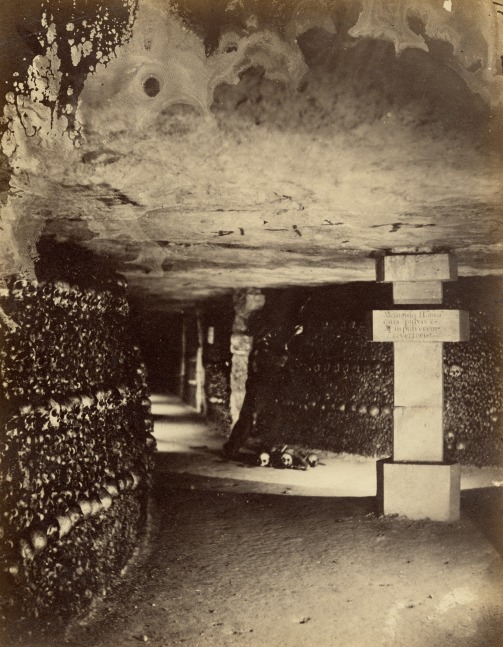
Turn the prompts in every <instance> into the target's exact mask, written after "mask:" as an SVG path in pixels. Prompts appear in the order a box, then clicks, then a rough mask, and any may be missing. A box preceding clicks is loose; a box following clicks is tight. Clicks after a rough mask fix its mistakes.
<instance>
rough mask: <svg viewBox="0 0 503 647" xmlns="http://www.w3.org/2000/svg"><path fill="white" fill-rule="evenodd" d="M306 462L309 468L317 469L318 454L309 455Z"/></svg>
mask: <svg viewBox="0 0 503 647" xmlns="http://www.w3.org/2000/svg"><path fill="white" fill-rule="evenodd" d="M306 460H307V464H308V465H309V467H316V465H318V456H317V455H316V454H309V455H308V456H307V458H306Z"/></svg>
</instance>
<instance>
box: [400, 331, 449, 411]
mask: <svg viewBox="0 0 503 647" xmlns="http://www.w3.org/2000/svg"><path fill="white" fill-rule="evenodd" d="M393 351H394V352H393V355H394V374H393V375H394V385H395V389H394V404H395V406H397V407H442V406H443V382H444V376H443V356H442V342H431V343H423V344H417V343H416V342H396V343H395V345H394V348H393Z"/></svg>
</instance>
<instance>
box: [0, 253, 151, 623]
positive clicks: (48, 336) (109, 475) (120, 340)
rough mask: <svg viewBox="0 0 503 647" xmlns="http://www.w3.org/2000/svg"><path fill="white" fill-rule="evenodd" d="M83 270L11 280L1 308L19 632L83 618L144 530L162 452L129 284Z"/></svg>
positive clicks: (7, 600) (4, 599)
mask: <svg viewBox="0 0 503 647" xmlns="http://www.w3.org/2000/svg"><path fill="white" fill-rule="evenodd" d="M53 251H54V250H53ZM45 261H47V263H48V264H47V265H44V262H45ZM80 261H81V262H80V263H79V262H78V261H77V260H76V259H72V256H71V254H70V255H69V256H68V257H66V262H65V254H64V253H59V254H58V255H56V256H53V257H52V259H48V258H47V257H46V258H45V260H44V257H42V261H41V262H40V263H39V267H38V277H39V279H38V281H27V280H25V279H22V278H20V277H12V278H11V280H10V281H9V283H8V285H9V289H8V293H7V294H4V295H3V297H2V305H3V307H4V309H5V310H6V311H7V312H8V314H9V315H10V317H11V318H12V320H14V321H15V322H16V323H17V324H18V328H17V329H16V330H15V331H13V332H9V331H7V330H6V329H4V328H2V330H1V340H0V348H1V353H0V374H1V380H0V383H1V390H0V399H1V402H0V408H1V411H2V419H1V421H0V422H1V424H0V469H1V474H0V488H1V492H0V500H1V515H2V517H1V527H0V532H1V536H2V552H1V556H0V561H1V569H2V571H3V574H4V575H5V586H2V588H1V589H0V604H1V606H2V614H3V615H4V616H7V617H8V619H9V620H11V621H12V622H13V623H14V625H15V624H16V622H18V621H19V619H20V618H22V617H24V618H28V619H31V620H33V619H34V618H36V617H40V618H46V619H47V618H50V620H51V622H57V620H58V617H60V616H61V617H66V616H69V615H75V614H79V613H81V612H82V611H83V610H85V608H86V607H87V606H88V605H89V603H90V601H91V600H92V599H93V598H94V597H95V596H96V595H101V594H103V592H104V591H105V590H106V589H107V587H108V586H109V585H110V584H111V583H112V582H113V579H114V577H116V576H117V575H118V574H119V573H120V571H121V569H122V568H123V567H124V565H125V564H126V563H127V561H128V559H129V558H130V557H131V555H132V554H133V550H134V548H135V547H136V546H137V544H138V540H139V536H140V534H141V532H142V529H143V528H144V526H145V519H146V492H147V488H148V480H149V471H150V468H151V452H152V449H153V448H154V446H155V441H154V438H153V436H152V435H151V434H150V432H151V431H152V429H153V427H152V422H151V418H150V414H149V412H150V401H149V399H148V397H147V392H146V381H145V377H146V376H145V366H144V365H143V364H142V362H141V358H140V356H139V349H138V347H135V345H134V342H133V338H132V334H131V330H130V326H129V315H128V309H129V308H128V302H127V298H126V285H125V281H124V280H123V279H122V278H121V277H118V276H117V275H113V274H111V273H110V272H107V271H106V270H105V268H103V267H100V266H99V265H98V266H96V265H94V264H93V261H92V259H87V262H84V261H83V260H82V259H80ZM49 263H50V267H49ZM56 276H57V277H58V278H56Z"/></svg>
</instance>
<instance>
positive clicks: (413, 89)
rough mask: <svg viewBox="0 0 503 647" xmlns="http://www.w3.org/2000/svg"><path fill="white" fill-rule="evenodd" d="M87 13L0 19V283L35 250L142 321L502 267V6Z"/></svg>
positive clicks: (57, 1) (144, 3) (63, 10)
mask: <svg viewBox="0 0 503 647" xmlns="http://www.w3.org/2000/svg"><path fill="white" fill-rule="evenodd" d="M104 4H105V5H106V7H103V6H102V5H101V4H100V3H99V2H98V1H97V0H87V1H84V0H82V1H81V2H79V1H78V0H75V1H74V2H73V3H72V2H70V1H68V2H65V0H51V1H50V2H46V3H39V2H35V1H34V0H30V1H29V2H27V5H26V7H25V13H24V14H23V13H22V11H21V12H19V11H18V10H17V9H16V7H15V5H14V4H13V3H12V7H11V9H10V10H9V6H8V5H7V8H6V9H2V10H0V11H2V12H5V17H6V19H7V20H6V21H4V32H5V33H4V36H3V41H4V47H5V38H6V35H5V34H7V33H8V34H13V35H12V39H11V40H10V41H9V42H10V43H11V44H12V43H13V42H14V39H15V38H17V41H15V42H16V45H15V47H14V53H12V52H10V53H9V57H7V58H8V61H7V62H8V63H9V65H10V69H7V70H6V74H5V76H6V79H5V80H6V86H5V87H6V88H7V89H8V90H9V92H8V93H7V96H6V100H5V107H4V135H3V138H2V150H3V155H4V158H3V162H4V163H3V177H5V178H6V179H7V181H8V184H6V186H5V191H4V193H3V201H2V205H3V206H2V212H1V226H2V229H3V232H4V236H3V243H2V249H1V250H0V268H1V270H2V274H3V275H9V274H12V273H20V272H21V273H24V274H26V275H28V276H30V275H33V267H34V260H35V259H36V243H37V240H39V238H40V237H41V236H51V237H55V238H56V239H57V240H61V241H72V242H77V243H78V244H80V245H83V246H85V247H88V248H89V249H91V250H93V251H94V252H96V253H97V254H100V255H104V256H107V257H108V258H109V259H110V261H111V262H112V263H113V264H114V265H115V266H116V267H117V269H118V270H119V271H121V272H122V273H124V274H125V275H126V276H127V278H128V280H129V283H130V287H131V291H132V294H133V296H135V297H138V298H139V299H142V302H143V303H144V305H145V307H147V308H157V309H163V308H165V309H169V308H172V307H174V306H176V304H186V303H188V302H194V301H195V300H196V301H197V300H198V299H201V298H206V297H207V296H208V295H211V294H218V293H219V292H222V291H225V290H229V289H231V288H234V287H244V286H255V287H267V286H277V285H310V284H312V285H315V284H322V283H333V282H341V281H354V280H372V279H373V278H374V262H373V260H372V256H373V254H374V253H375V252H376V251H378V250H381V249H383V248H386V249H389V248H393V249H432V248H450V249H453V250H454V251H455V252H456V254H457V256H458V259H459V264H460V272H461V273H462V274H490V273H492V274H500V273H501V272H502V269H503V257H502V254H501V229H502V223H503V220H502V204H503V203H502V200H501V197H502V196H501V145H500V144H501V134H502V132H501V131H502V128H501V126H502V120H501V114H502V107H501V106H502V98H503V90H502V88H503V81H502V78H503V77H502V61H501V57H500V53H503V52H502V50H503V47H502V46H501V23H502V22H503V14H502V12H501V11H500V10H499V8H500V5H499V3H493V2H490V1H489V0H472V1H470V2H466V1H461V0H452V2H442V0H361V1H360V0H332V1H326V2H325V1H323V0H316V1H315V0H311V1H309V2H308V1H305V2H296V1H294V0H282V1H281V2H279V1H278V2H265V0H264V2H260V1H259V0H230V1H227V0H225V1H224V0H206V1H203V0H198V1H196V0H180V1H179V2H177V3H171V4H170V3H168V1H167V0H165V1H161V0H139V3H136V2H135V1H134V0H116V1H115V2H114V3H112V2H109V3H104ZM501 9H502V10H503V7H501ZM7 30H8V31H7ZM16 34H17V35H16ZM16 52H17V58H16ZM7 58H6V59H5V60H7ZM23 61H24V62H23ZM6 67H8V65H7V66H6Z"/></svg>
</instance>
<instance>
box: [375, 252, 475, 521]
mask: <svg viewBox="0 0 503 647" xmlns="http://www.w3.org/2000/svg"><path fill="white" fill-rule="evenodd" d="M456 278H457V271H456V263H455V259H454V257H453V256H452V255H450V254H433V253H431V254H427V253H424V254H392V255H388V256H384V257H382V258H380V259H379V260H378V263H377V280H378V281H383V282H391V283H393V302H394V304H395V305H412V304H421V305H422V304H427V305H430V304H441V303H442V281H450V280H455V279H456ZM372 330H373V341H379V342H391V343H393V344H394V417H393V457H392V458H391V459H386V460H384V461H378V464H377V495H378V499H379V504H380V507H381V511H382V512H384V514H400V515H404V516H406V517H409V518H410V519H426V518H429V519H432V520H438V521H452V520H455V519H458V518H459V500H460V483H459V481H460V467H459V465H458V464H448V463H445V462H444V460H443V459H444V456H443V454H444V434H443V411H444V402H443V358H442V356H443V343H444V342H446V341H447V342H461V341H468V339H469V321H468V313H466V312H464V311H461V310H445V309H441V308H438V309H396V310H395V309H390V310H375V311H374V312H373V313H372Z"/></svg>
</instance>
